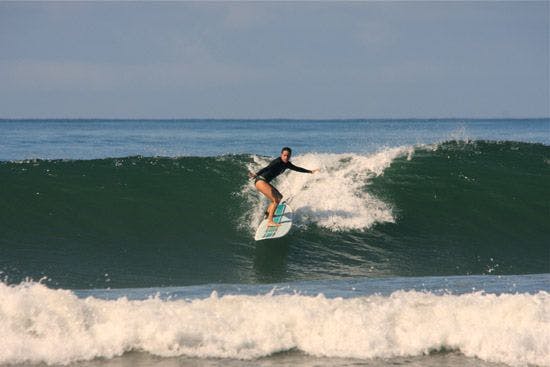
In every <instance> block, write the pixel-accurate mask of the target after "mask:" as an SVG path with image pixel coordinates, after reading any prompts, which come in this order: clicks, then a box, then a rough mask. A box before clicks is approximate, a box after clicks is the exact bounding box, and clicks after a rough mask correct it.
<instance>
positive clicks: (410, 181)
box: [0, 141, 550, 288]
mask: <svg viewBox="0 0 550 367" xmlns="http://www.w3.org/2000/svg"><path fill="white" fill-rule="evenodd" d="M312 157H313V158H315V159H320V160H325V161H326V160H328V158H327V157H326V156H324V155H323V154H321V153H319V154H313V155H312ZM256 158H257V157H253V156H247V155H240V156H223V157H206V158H205V157H181V158H145V157H128V158H109V159H101V160H76V161H59V160H54V161H44V160H38V161H24V162H1V163H0V180H1V186H2V190H1V191H0V198H1V200H2V205H1V206H0V231H1V233H2V235H1V237H0V271H1V272H2V273H1V275H2V276H3V277H5V278H7V281H8V282H10V283H16V282H19V281H20V280H21V279H23V278H25V277H32V278H34V279H37V278H41V277H47V278H48V279H50V280H48V281H49V282H50V283H51V285H52V286H59V287H63V288H95V287H98V288H104V287H148V286H167V285H187V284H200V283H210V282H217V283H219V282H223V283H257V282H274V281H287V280H297V279H320V278H323V279H324V278H339V277H349V276H389V275H446V274H449V275H450V274H484V273H493V274H521V273H540V272H548V271H549V270H550V269H549V252H548V245H547V244H548V243H549V242H550V241H549V240H550V221H549V220H548V218H549V217H550V216H549V214H550V208H549V198H550V148H549V147H548V146H544V145H539V144H528V143H514V142H503V143H497V142H485V141H477V142H472V143H460V142H447V143H443V144H440V145H438V146H437V147H434V148H433V149H431V148H426V147H417V148H415V149H414V152H413V154H410V155H399V156H398V157H397V158H395V159H393V160H392V162H391V165H389V166H388V167H386V168H385V169H384V170H383V172H380V173H377V174H371V173H370V172H366V174H364V175H363V174H361V172H353V173H354V174H355V176H354V177H355V178H354V179H355V180H363V181H360V183H361V185H359V186H357V187H359V188H358V189H357V190H359V192H356V193H355V194H356V195H357V197H358V198H359V199H358V200H360V199H361V198H364V197H365V195H368V196H369V197H370V198H371V199H372V198H374V199H376V201H375V203H381V205H382V204H383V206H384V207H385V208H387V209H388V211H390V212H391V215H392V218H393V219H392V220H378V221H375V222H374V224H373V225H368V226H365V227H364V228H361V227H360V226H359V227H357V226H355V227H350V228H345V227H339V228H327V227H326V225H325V224H324V223H325V222H326V220H327V218H329V219H330V215H332V214H331V213H330V212H329V211H327V213H326V214H323V215H325V216H324V217H322V216H319V211H317V213H316V212H315V210H314V209H312V206H311V205H306V204H305V203H308V200H309V199H311V200H313V199H316V198H317V196H318V194H316V191H315V190H316V188H319V186H318V185H321V182H324V184H325V185H328V186H327V187H330V185H329V184H330V177H331V176H330V175H334V174H336V173H338V172H337V171H338V170H340V171H341V170H344V169H347V170H349V169H350V167H349V164H350V162H352V163H353V160H352V159H351V160H350V159H348V158H346V157H336V158H335V161H337V162H340V161H341V163H338V164H341V166H335V168H334V169H333V171H331V170H328V171H329V172H326V173H322V172H321V173H320V174H319V176H314V177H313V178H311V179H310V181H308V183H307V184H305V185H304V184H301V185H298V186H292V188H293V191H294V192H293V194H295V196H296V201H295V202H293V209H294V211H295V213H296V217H297V218H296V223H297V225H296V226H295V229H294V230H293V231H291V233H290V234H289V235H288V236H286V237H285V238H283V239H281V240H274V241H267V242H266V243H255V242H254V240H253V239H252V233H251V228H250V227H251V226H250V225H249V224H248V223H244V222H246V221H248V220H249V219H250V218H252V217H254V216H255V215H256V212H257V211H258V208H259V207H261V209H260V210H259V211H260V212H261V211H263V205H264V203H262V201H261V199H260V198H259V197H258V196H255V195H256V194H255V193H254V190H253V189H251V183H249V181H248V179H247V170H249V169H252V168H255V167H256V166H257V164H256V165H255V164H254V162H255V160H256ZM313 158H312V159H313ZM367 158H368V157H367ZM331 159H332V158H331ZM345 165H348V166H345ZM367 166H368V165H367ZM367 166H365V167H367ZM313 168H314V167H313ZM352 168H353V167H352ZM361 170H367V171H368V168H361ZM284 175H298V174H296V173H285V174H284ZM323 175H325V176H323ZM346 175H347V176H346ZM342 176H346V177H348V176H349V175H348V173H347V171H346V172H344V174H343V175H342ZM289 177H290V176H289ZM295 177H298V176H295ZM323 180H324V181H323ZM342 182H343V181H342ZM276 184H277V185H281V186H282V187H284V185H283V184H284V182H282V181H280V182H276ZM316 185H317V186H316ZM341 185H346V184H345V183H341ZM278 187H279V186H278ZM335 189H338V188H335ZM340 189H343V188H340ZM329 194H330V193H327V192H326V190H325V195H324V197H323V198H319V200H324V201H325V202H326V204H327V205H328V206H330V204H331V203H333V202H336V201H337V200H338V198H331V197H330V195H329ZM308 195H309V196H308ZM374 199H373V200H374ZM350 210H351V209H350ZM338 214H339V215H341V216H343V217H344V218H346V217H350V216H352V215H353V213H352V212H350V213H347V212H345V210H344V213H338ZM316 215H317V216H316ZM321 219H322V220H321Z"/></svg>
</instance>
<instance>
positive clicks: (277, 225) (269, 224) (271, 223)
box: [267, 221, 281, 227]
mask: <svg viewBox="0 0 550 367" xmlns="http://www.w3.org/2000/svg"><path fill="white" fill-rule="evenodd" d="M267 226H268V227H280V226H281V223H275V222H273V221H269V222H267Z"/></svg>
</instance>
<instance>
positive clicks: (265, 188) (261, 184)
mask: <svg viewBox="0 0 550 367" xmlns="http://www.w3.org/2000/svg"><path fill="white" fill-rule="evenodd" d="M256 188H257V189H258V191H260V192H261V193H262V194H264V195H265V196H266V197H267V198H268V199H269V200H271V204H269V207H268V208H267V225H268V226H280V224H278V223H275V222H274V221H273V214H274V213H275V209H277V205H279V203H280V202H281V199H282V198H283V195H281V193H280V192H279V191H277V189H276V188H274V187H273V186H271V185H270V184H269V183H267V182H265V181H262V180H259V181H258V182H256Z"/></svg>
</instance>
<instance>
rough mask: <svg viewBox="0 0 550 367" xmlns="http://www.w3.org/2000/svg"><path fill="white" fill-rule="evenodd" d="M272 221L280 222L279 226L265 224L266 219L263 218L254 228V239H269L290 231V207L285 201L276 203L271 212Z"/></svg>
mask: <svg viewBox="0 0 550 367" xmlns="http://www.w3.org/2000/svg"><path fill="white" fill-rule="evenodd" d="M273 221H274V222H275V223H279V224H281V225H280V226H269V227H268V226H267V219H264V220H263V221H262V223H260V225H259V226H258V229H257V230H256V235H255V236H254V239H255V240H256V241H261V240H269V239H273V238H280V237H283V236H284V235H286V234H287V233H288V231H290V227H292V209H291V208H290V206H288V204H287V203H286V202H284V201H283V202H282V203H280V204H279V205H277V209H275V213H274V214H273Z"/></svg>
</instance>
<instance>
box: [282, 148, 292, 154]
mask: <svg viewBox="0 0 550 367" xmlns="http://www.w3.org/2000/svg"><path fill="white" fill-rule="evenodd" d="M285 150H286V151H287V152H288V154H291V155H292V149H290V148H289V147H284V148H283V149H281V154H283V152H284V151H285Z"/></svg>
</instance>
